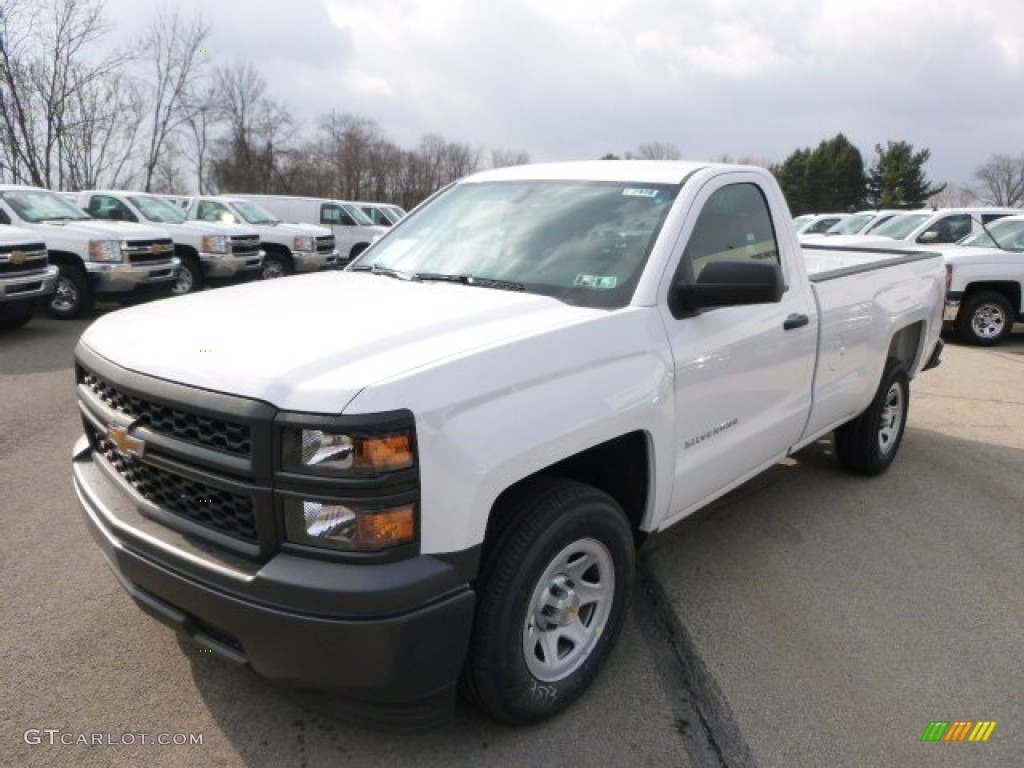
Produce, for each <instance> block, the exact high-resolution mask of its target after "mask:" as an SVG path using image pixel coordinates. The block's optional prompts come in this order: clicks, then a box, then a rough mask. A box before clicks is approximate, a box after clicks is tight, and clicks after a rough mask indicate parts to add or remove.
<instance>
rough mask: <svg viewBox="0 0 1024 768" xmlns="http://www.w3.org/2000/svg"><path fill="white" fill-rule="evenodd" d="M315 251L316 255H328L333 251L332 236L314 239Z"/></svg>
mask: <svg viewBox="0 0 1024 768" xmlns="http://www.w3.org/2000/svg"><path fill="white" fill-rule="evenodd" d="M316 250H317V252H318V253H330V252H331V251H333V250H334V236H333V235H324V236H323V237H318V238H317V239H316Z"/></svg>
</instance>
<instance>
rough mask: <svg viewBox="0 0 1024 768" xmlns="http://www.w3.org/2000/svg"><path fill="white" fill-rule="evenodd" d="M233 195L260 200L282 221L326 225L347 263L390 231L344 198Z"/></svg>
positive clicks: (258, 201) (237, 197)
mask: <svg viewBox="0 0 1024 768" xmlns="http://www.w3.org/2000/svg"><path fill="white" fill-rule="evenodd" d="M231 197H233V198H235V199H238V200H250V201H252V202H254V203H259V204H260V205H261V206H263V207H264V208H266V209H267V210H268V211H270V212H271V213H272V214H274V215H275V216H278V217H279V218H280V219H281V220H282V221H289V222H298V223H303V224H319V225H321V226H324V227H327V228H328V229H330V230H331V232H333V233H334V237H335V240H336V243H337V248H338V251H339V253H341V261H342V264H348V263H349V262H350V261H352V259H354V258H355V257H356V256H358V255H359V254H360V253H362V252H363V251H364V250H365V249H366V248H367V246H369V245H370V243H372V242H374V241H375V240H376V239H377V238H379V237H380V236H381V235H383V234H385V233H386V232H388V231H389V228H388V227H381V226H377V225H375V224H374V223H373V222H372V221H371V220H370V218H369V217H368V216H367V215H366V214H365V213H363V212H362V211H361V210H360V209H359V207H358V206H356V205H355V204H353V203H350V202H348V201H345V200H326V199H322V198H318V197H290V196H287V195H248V194H245V195H243V194H235V195H231Z"/></svg>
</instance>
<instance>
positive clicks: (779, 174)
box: [771, 149, 814, 216]
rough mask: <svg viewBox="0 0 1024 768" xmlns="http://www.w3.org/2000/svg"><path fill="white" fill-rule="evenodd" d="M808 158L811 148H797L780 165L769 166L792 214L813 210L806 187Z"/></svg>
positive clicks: (796, 214) (797, 214) (809, 157)
mask: <svg viewBox="0 0 1024 768" xmlns="http://www.w3.org/2000/svg"><path fill="white" fill-rule="evenodd" d="M810 159H811V150H809V149H798V150H796V151H794V152H793V154H791V155H790V156H789V157H787V158H786V159H785V161H784V162H783V163H782V165H773V166H772V167H771V172H772V173H773V174H774V175H775V179H776V181H778V182H779V186H780V187H781V188H782V194H783V195H785V197H786V202H787V203H789V210H790V212H791V213H792V214H793V215H794V216H799V215H800V214H801V213H812V212H814V206H813V205H812V203H811V199H810V194H809V192H808V189H807V164H808V161H809V160H810Z"/></svg>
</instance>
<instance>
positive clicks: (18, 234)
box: [0, 225, 41, 245]
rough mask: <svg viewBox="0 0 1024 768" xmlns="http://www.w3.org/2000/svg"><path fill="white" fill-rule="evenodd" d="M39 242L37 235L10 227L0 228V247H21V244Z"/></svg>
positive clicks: (29, 230)
mask: <svg viewBox="0 0 1024 768" xmlns="http://www.w3.org/2000/svg"><path fill="white" fill-rule="evenodd" d="M40 240H41V238H40V237H39V233H38V232H36V231H34V230H31V229H24V228H22V227H11V226H8V225H4V226H2V227H0V245H21V244H23V243H32V244H35V243H38V242H39V241H40Z"/></svg>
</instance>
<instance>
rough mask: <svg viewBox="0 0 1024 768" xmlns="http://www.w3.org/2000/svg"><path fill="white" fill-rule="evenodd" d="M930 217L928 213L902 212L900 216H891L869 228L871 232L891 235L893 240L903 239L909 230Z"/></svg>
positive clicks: (911, 230)
mask: <svg viewBox="0 0 1024 768" xmlns="http://www.w3.org/2000/svg"><path fill="white" fill-rule="evenodd" d="M931 217H932V215H931V214H930V213H904V214H901V215H900V216H893V217H892V218H891V219H889V220H888V221H887V222H885V224H882V225H881V226H880V227H876V228H875V229H873V230H871V234H872V235H879V236H882V237H891V238H893V239H894V240H905V239H906V238H907V237H908V236H909V235H910V233H911V232H913V231H914V230H915V229H917V228H918V227H919V226H921V225H922V224H924V223H925V222H926V221H928V219H930V218H931Z"/></svg>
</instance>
